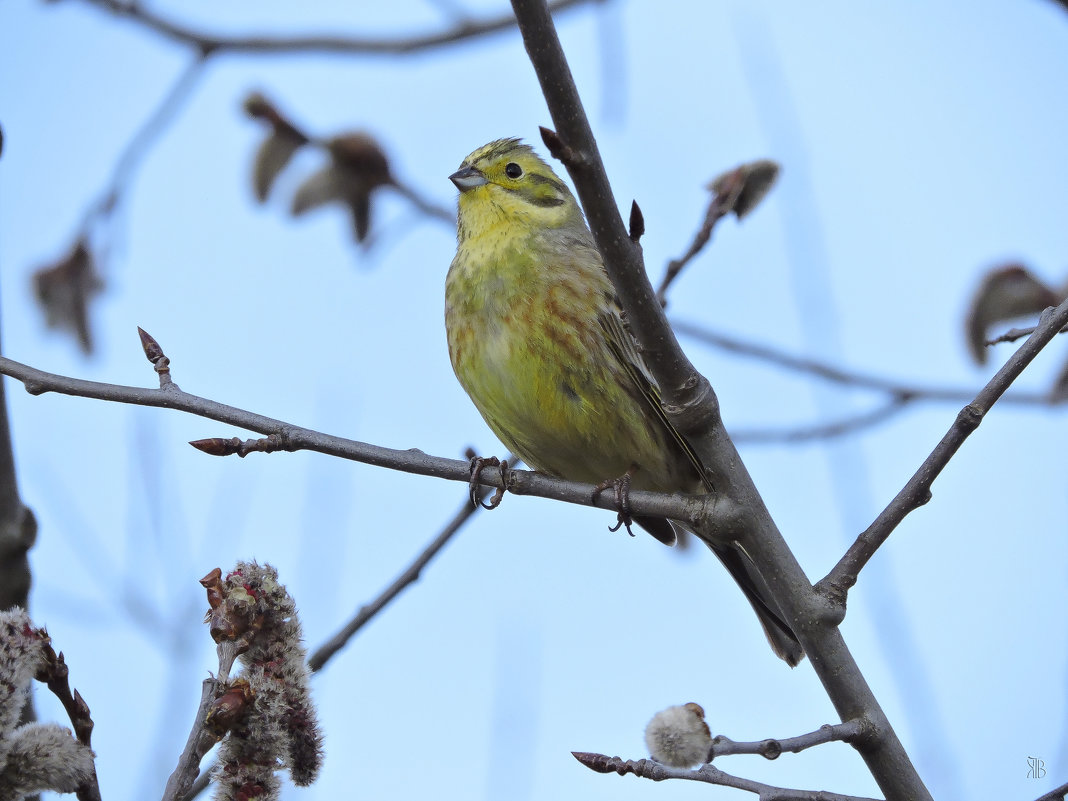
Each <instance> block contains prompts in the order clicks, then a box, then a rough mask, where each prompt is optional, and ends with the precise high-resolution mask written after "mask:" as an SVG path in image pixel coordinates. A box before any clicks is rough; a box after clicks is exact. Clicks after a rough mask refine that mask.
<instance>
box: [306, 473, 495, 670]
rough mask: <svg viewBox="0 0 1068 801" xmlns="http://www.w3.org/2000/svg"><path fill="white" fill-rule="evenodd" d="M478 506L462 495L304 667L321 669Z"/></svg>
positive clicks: (416, 575) (412, 580)
mask: <svg viewBox="0 0 1068 801" xmlns="http://www.w3.org/2000/svg"><path fill="white" fill-rule="evenodd" d="M485 494H486V492H485V490H483V491H482V496H485ZM478 508H479V507H477V506H475V505H474V504H472V503H470V502H469V501H468V500H467V499H465V500H464V503H463V504H462V505H461V506H460V508H459V509H457V510H456V514H455V515H454V516H453V518H452V520H450V521H449V523H448V524H447V525H446V526H445V528H443V529H442V530H441V533H440V534H438V535H437V536H436V537H435V538H434V539H433V540H431V542H430V544H429V545H427V546H426V548H424V549H423V551H422V553H420V554H419V555H418V556H417V557H416V558H415V559H414V560H413V561H412V563H411V564H410V565H408V567H407V568H405V570H404V572H403V573H401V574H400V575H399V576H397V578H396V580H395V581H394V582H393V583H392V584H390V585H389V586H388V587H386V589H384V590H383V591H382V592H381V593H380V594H379V595H378V597H377V598H375V599H374V600H372V601H370V602H368V603H366V604H364V605H363V606H361V607H360V610H359V611H358V612H357V613H356V616H355V617H353V618H352V620H350V621H349V622H348V623H346V624H345V626H344V627H343V628H342V629H341V630H340V631H338V633H337V634H335V635H334V636H333V637H331V638H330V639H329V640H327V641H326V642H324V643H323V644H322V645H320V646H319V647H318V648H316V649H315V651H314V652H313V653H312V654H311V656H309V657H308V668H309V669H310V670H311V671H312V672H316V671H318V670H321V669H322V667H323V666H324V665H325V664H326V663H327V662H328V661H330V658H331V657H332V656H334V654H336V653H337V652H338V651H340V650H341V649H342V648H344V647H345V645H346V644H347V643H348V641H349V640H350V639H351V638H352V636H353V635H354V634H355V633H356V632H357V631H359V630H360V629H361V628H363V627H364V625H366V624H367V623H368V622H369V621H370V620H371V618H373V617H374V616H375V615H377V614H378V613H379V612H381V611H382V610H383V609H384V608H385V607H386V605H387V604H389V602H390V601H392V600H393V599H394V598H396V597H397V596H398V595H400V594H401V592H403V591H404V590H405V589H406V588H407V587H408V586H409V585H411V584H414V583H415V582H416V581H418V580H419V577H420V576H421V575H422V573H423V568H425V567H426V566H427V565H428V564H430V561H431V560H432V559H433V558H434V557H435V556H437V555H438V553H439V552H440V551H441V549H442V548H444V547H445V545H446V544H447V543H448V542H449V540H451V539H452V537H453V535H454V534H456V532H457V531H459V530H460V529H461V528H462V527H463V525H464V523H466V522H467V521H468V520H469V519H470V518H471V516H472V515H474V513H475V512H477V511H478Z"/></svg>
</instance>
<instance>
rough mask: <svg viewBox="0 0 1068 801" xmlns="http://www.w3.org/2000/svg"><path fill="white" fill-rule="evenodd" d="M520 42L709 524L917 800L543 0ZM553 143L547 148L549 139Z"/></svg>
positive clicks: (521, 1) (878, 776)
mask: <svg viewBox="0 0 1068 801" xmlns="http://www.w3.org/2000/svg"><path fill="white" fill-rule="evenodd" d="M512 7H513V8H514V9H515V12H516V17H517V18H518V20H519V28H520V31H521V32H522V34H523V42H524V44H525V45H526V48H527V53H528V55H529V56H530V60H531V62H532V63H533V65H534V70H535V72H536V73H537V75H538V80H539V81H540V83H541V87H542V92H543V94H544V95H545V99H546V102H547V104H548V107H549V111H550V114H551V115H552V118H553V122H554V124H555V126H556V128H557V131H558V133H559V136H553V135H550V136H547V137H546V140H547V141H546V144H547V145H549V147H550V150H551V151H553V154H554V155H555V156H557V157H558V158H561V159H562V160H563V161H564V163H565V165H566V166H567V168H568V172H569V174H570V175H571V178H572V180H573V182H574V184H575V188H576V190H577V192H578V194H579V197H580V199H581V200H582V205H583V208H584V209H585V211H586V217H587V219H588V220H589V222H590V228H591V230H592V231H593V235H594V237H595V239H596V242H597V246H598V249H599V250H600V251H601V255H602V256H603V257H604V259H605V264H606V268H607V270H608V273H609V276H610V277H611V279H612V282H613V284H614V285H615V287H616V290H617V291H618V292H619V294H620V296H621V298H620V300H621V302H622V305H623V308H624V310H625V312H626V315H627V319H628V322H629V324H630V327H631V330H632V332H633V333H634V335H635V338H636V340H637V342H638V344H639V346H640V347H641V349H642V352H643V354H644V355H645V356H646V358H647V361H648V364H649V368H650V370H651V372H652V373H653V375H654V377H655V378H656V379H657V382H658V383H659V384H660V387H661V391H662V394H663V398H664V405H665V410H666V411H667V412H668V413H669V415H671V416H672V419H673V420H674V421H675V423H676V424H677V425H678V427H679V429H680V430H681V431H682V432H683V433H684V434H686V436H687V437H688V438H689V439H690V441H691V443H692V444H693V446H694V448H695V450H696V451H697V453H698V454H699V456H700V457H701V459H702V461H703V463H704V464H705V465H706V467H707V468H708V470H709V472H710V474H711V478H712V481H713V484H714V486H715V487H716V493H715V495H716V496H718V497H719V501H718V502H719V503H721V504H722V503H729V504H730V505H731V506H732V507H733V509H734V510H735V511H736V513H737V517H736V519H735V520H734V521H733V524H732V525H723V524H722V522H721V523H720V524H719V525H717V526H715V528H714V529H713V530H714V531H715V532H716V533H717V534H719V535H720V536H724V537H727V538H730V539H735V540H737V541H739V542H740V543H741V544H742V546H743V547H745V549H746V551H747V552H748V553H749V555H750V556H751V557H752V558H753V561H754V563H755V564H756V566H757V569H758V570H759V571H760V574H761V576H762V577H763V578H764V579H765V581H766V582H767V584H768V585H769V588H770V590H771V591H772V592H773V593H774V595H775V599H776V601H777V602H778V604H779V607H780V609H781V610H782V611H783V612H784V613H785V614H786V616H787V620H788V621H789V622H790V625H791V627H792V628H793V629H794V633H795V634H796V635H797V637H798V639H799V640H800V641H801V644H802V645H803V646H804V649H805V651H806V653H808V655H809V658H810V660H811V662H812V666H813V669H814V670H815V671H816V673H817V675H818V676H819V678H820V681H821V682H822V683H823V686H824V688H825V689H826V691H827V694H828V696H829V697H830V698H831V701H832V702H833V703H834V706H835V708H836V710H837V711H838V714H839V715H840V716H841V719H842V720H843V721H844V720H852V719H860V720H865V721H866V722H867V724H868V726H867V727H866V730H867V731H870V732H872V736H870V737H865V738H863V739H862V740H860V741H858V742H855V743H853V745H854V747H856V748H857V750H858V751H859V752H860V754H861V756H862V757H863V758H864V760H865V762H866V763H867V765H868V768H869V770H870V771H871V773H872V776H873V777H874V778H875V780H876V782H877V783H878V784H879V787H880V788H881V789H882V791H883V793H885V794H886V796H887V797H888V798H895V799H905V798H908V799H913V801H925V800H928V799H930V793H929V792H928V791H927V788H926V787H925V786H924V784H923V781H922V780H921V779H920V777H919V775H918V774H917V773H916V769H915V767H914V766H913V765H912V763H911V761H910V760H909V757H908V754H906V752H905V749H904V747H903V746H902V745H901V742H900V741H899V740H898V738H897V735H896V734H895V733H894V730H893V728H892V727H891V725H890V722H889V720H887V718H886V715H885V714H884V713H883V711H882V708H881V707H880V706H879V703H878V701H877V700H876V698H875V696H874V694H873V693H872V691H871V689H870V687H869V686H868V684H867V682H866V681H865V679H864V676H863V675H862V674H861V672H860V669H859V667H858V666H857V664H856V662H855V661H854V659H853V657H852V655H851V654H850V653H849V650H848V648H846V645H845V641H844V640H843V639H842V636H841V633H840V632H839V630H838V627H837V623H838V622H839V621H840V619H841V618H840V616H839V613H838V610H836V609H834V608H832V607H831V606H829V605H828V604H827V603H826V602H825V601H824V599H823V598H821V597H820V596H818V595H817V594H816V593H815V592H814V590H813V588H812V585H811V584H810V583H809V581H808V578H807V577H806V576H805V574H804V571H803V570H801V567H800V565H798V563H797V560H796V558H794V555H793V553H792V552H791V551H790V549H789V548H788V547H787V545H786V543H785V542H784V540H783V538H782V535H781V534H780V533H779V531H778V529H777V528H776V526H775V524H774V522H773V521H772V519H771V516H770V514H769V513H768V511H767V508H766V506H765V505H764V502H763V500H762V498H761V497H760V494H759V492H758V491H757V489H756V487H755V485H754V484H753V481H752V479H751V478H750V476H749V473H748V471H747V470H746V469H745V466H744V464H743V463H742V461H741V458H740V457H739V456H738V453H737V451H736V449H735V447H734V444H733V442H731V440H730V438H729V437H728V436H727V433H726V431H725V430H724V429H723V426H722V423H721V421H720V419H719V413H718V408H717V401H716V398H715V394H714V393H713V392H712V389H711V387H710V385H709V383H708V380H707V379H706V378H704V377H703V376H701V375H700V374H698V373H697V372H696V370H694V368H693V367H692V365H691V364H690V362H689V360H688V359H686V357H685V355H683V353H682V351H681V349H680V348H679V346H678V343H677V342H676V340H675V337H674V334H673V333H672V332H671V329H670V328H669V326H668V324H667V320H666V318H665V317H664V314H663V310H662V308H661V306H660V304H659V303H658V302H657V300H656V298H655V296H654V294H653V290H652V287H651V285H650V284H649V280H648V278H647V276H646V274H645V270H644V266H643V263H642V257H641V251H640V248H639V246H638V244H637V243H636V242H634V241H633V240H632V239H631V238H630V237H629V236H628V234H627V231H626V229H625V227H624V225H623V221H622V218H621V217H620V215H619V211H618V209H617V207H616V204H615V201H614V199H613V196H612V191H611V187H610V186H609V184H608V178H607V175H606V174H605V170H604V165H603V164H602V163H601V160H600V157H599V155H598V152H597V145H596V142H595V141H594V138H593V133H592V131H591V129H590V125H589V122H588V120H587V119H586V115H585V112H584V111H583V108H582V103H581V101H580V99H579V96H578V91H577V90H576V88H575V84H574V81H573V80H572V77H571V71H570V69H569V68H568V65H567V61H566V59H565V57H564V53H563V49H562V48H561V46H560V42H559V39H558V38H557V35H556V30H555V27H554V26H553V23H552V18H551V17H550V16H549V13H548V10H547V8H546V6H545V4H544V2H543V0H512ZM554 146H555V147H554Z"/></svg>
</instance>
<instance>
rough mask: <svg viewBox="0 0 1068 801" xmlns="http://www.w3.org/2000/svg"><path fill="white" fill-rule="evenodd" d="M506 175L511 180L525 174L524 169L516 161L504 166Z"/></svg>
mask: <svg viewBox="0 0 1068 801" xmlns="http://www.w3.org/2000/svg"><path fill="white" fill-rule="evenodd" d="M504 174H505V175H507V176H508V177H509V178H518V177H519V176H520V175H522V174H523V168H522V167H520V166H519V165H518V164H516V163H515V162H514V161H509V162H508V163H507V164H505V165H504Z"/></svg>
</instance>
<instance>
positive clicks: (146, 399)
mask: <svg viewBox="0 0 1068 801" xmlns="http://www.w3.org/2000/svg"><path fill="white" fill-rule="evenodd" d="M163 358H166V357H163ZM0 375H7V376H10V377H12V378H15V379H17V380H19V381H21V382H22V383H23V384H24V385H25V387H26V390H27V392H29V393H30V394H31V395H40V394H43V393H45V392H56V393H59V394H61V395H73V396H76V397H82V398H93V399H96V400H104V401H110V402H113V403H127V404H132V405H136V406H154V407H159V408H165V409H174V410H176V411H181V412H186V413H188V414H193V415H196V416H198V417H204V418H207V419H209V420H215V421H218V422H221V423H226V424H228V425H233V426H237V427H239V428H244V429H247V430H249V431H255V432H257V433H259V434H263V435H265V436H268V437H274V438H276V440H277V441H278V442H279V443H281V444H280V446H279V447H278V448H277V449H278V450H285V451H298V450H308V451H315V452H317V453H323V454H326V455H328V456H337V457H339V458H342V459H349V460H351V461H355V462H361V463H363V464H369V465H374V466H376V467H385V468H389V469H391V470H401V471H404V472H406V473H414V474H416V475H421V476H432V477H434V478H444V479H447V480H450V481H462V482H464V483H467V482H468V481H469V480H470V464H469V463H468V462H467V461H464V460H460V459H446V458H444V457H440V456H431V455H429V454H426V453H423V452H422V451H420V450H418V449H416V448H412V449H409V450H395V449H393V448H385V447H382V446H379V445H371V444H369V443H366V442H359V441H357V440H351V439H345V438H344V437H334V436H330V435H329V434H324V433H322V432H319V431H314V430H312V429H309V428H302V427H300V426H296V425H293V424H291V423H286V422H283V421H281V420H276V419H274V418H271V417H267V416H265V415H261V414H256V413H255V412H250V411H246V410H244V409H238V408H236V407H234V406H227V405H226V404H224V403H218V402H217V401H213V400H209V399H208V398H202V397H200V396H197V395H192V394H190V393H188V392H184V391H182V390H181V389H179V388H178V386H177V385H176V384H173V383H170V384H169V385H168V388H166V389H148V388H145V387H131V386H123V385H120V384H105V383H101V382H98V381H85V380H83V379H79V378H71V377H68V376H61V375H56V374H54V373H47V372H45V371H43V370H38V369H36V368H34V367H29V366H27V365H25V364H21V363H19V362H16V361H14V360H12V359H8V358H6V357H3V356H0ZM479 483H480V484H481V485H482V486H485V487H493V488H498V487H500V486H501V485H502V484H501V477H500V475H499V474H497V472H496V471H492V470H487V471H484V472H483V473H482V474H481V476H480V478H479ZM506 484H507V487H506V488H507V489H508V490H509V491H510V492H512V493H514V494H516V495H535V496H537V497H540V498H550V499H552V500H557V501H564V502H566V503H574V504H578V505H581V506H595V507H597V508H600V509H611V510H613V511H615V501H614V499H613V498H611V497H608V496H609V495H610V493H604V494H603V495H602V496H598V497H597V498H593V490H594V487H593V485H592V484H581V483H578V482H574V481H564V480H562V479H557V478H550V477H549V476H544V475H541V474H539V473H534V472H531V471H527V470H508V471H507V474H506ZM630 500H631V506H632V507H633V509H634V511H635V512H640V513H642V514H650V515H657V516H660V517H670V518H672V519H676V520H690V519H693V518H696V517H698V516H699V515H701V514H706V511H705V507H706V506H712V505H717V504H716V503H715V502H714V501H713V500H712V499H708V498H704V497H697V496H688V495H681V494H674V495H669V494H666V493H659V492H648V491H645V490H642V491H634V492H632V493H631V495H630ZM719 505H720V506H721V507H722V508H723V509H724V511H726V505H725V504H719Z"/></svg>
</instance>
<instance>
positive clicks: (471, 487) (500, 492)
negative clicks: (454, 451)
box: [468, 456, 508, 509]
mask: <svg viewBox="0 0 1068 801" xmlns="http://www.w3.org/2000/svg"><path fill="white" fill-rule="evenodd" d="M487 467H496V468H498V469H499V470H500V474H501V486H499V487H497V488H496V489H495V490H494V491H493V495H492V496H490V499H489V501H483V500H482V498H481V497H480V496H481V495H482V484H481V481H480V479H481V477H482V471H483V470H485V469H486V468H487ZM507 469H508V460H507V459H504V460H501V459H498V458H497V457H496V456H490V457H489V458H483V457H481V456H472V457H471V479H470V481H469V482H468V491H469V492H470V493H471V505H472V506H481V507H482V508H483V509H496V508H497V507H498V506H500V505H501V500H502V499H503V498H504V488H505V485H506V483H507V481H506V476H505V471H506V470H507Z"/></svg>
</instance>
